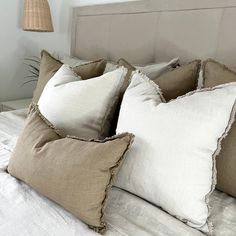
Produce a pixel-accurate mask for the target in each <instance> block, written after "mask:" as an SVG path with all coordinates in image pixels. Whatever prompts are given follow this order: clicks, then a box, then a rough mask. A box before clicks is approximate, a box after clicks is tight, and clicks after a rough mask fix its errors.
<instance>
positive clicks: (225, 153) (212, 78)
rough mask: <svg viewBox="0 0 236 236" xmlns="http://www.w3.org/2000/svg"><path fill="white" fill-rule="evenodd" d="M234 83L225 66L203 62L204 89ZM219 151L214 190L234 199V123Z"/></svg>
mask: <svg viewBox="0 0 236 236" xmlns="http://www.w3.org/2000/svg"><path fill="white" fill-rule="evenodd" d="M230 82H236V73H235V72H234V71H232V70H230V69H229V68H227V67H226V66H225V65H222V64H220V63H219V62H216V61H214V60H213V59H208V60H206V61H204V62H203V84H204V87H205V88H207V87H214V86H216V85H220V84H225V83H230ZM221 147H222V148H221V151H220V154H219V156H218V157H217V161H216V169H217V185H216V188H217V189H219V190H221V191H223V192H225V193H228V194H230V195H232V196H234V197H236V123H234V124H233V125H232V128H231V129H230V131H229V133H228V136H227V137H226V139H224V140H223V141H222V143H221Z"/></svg>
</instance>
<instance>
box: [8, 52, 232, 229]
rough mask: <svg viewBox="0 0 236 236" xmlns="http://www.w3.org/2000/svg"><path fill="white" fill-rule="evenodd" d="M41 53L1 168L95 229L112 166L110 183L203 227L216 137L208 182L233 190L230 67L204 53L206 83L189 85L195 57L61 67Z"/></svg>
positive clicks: (211, 186)
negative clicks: (24, 113) (20, 124)
mask: <svg viewBox="0 0 236 236" xmlns="http://www.w3.org/2000/svg"><path fill="white" fill-rule="evenodd" d="M41 57H42V58H41V65H40V75H39V81H38V84H37V87H36V90H35V92H34V97H33V103H34V104H32V106H31V110H30V111H29V116H28V118H27V121H26V125H25V129H24V131H23V132H22V134H21V136H20V137H19V139H18V142H17V145H16V147H15V150H14V152H13V154H12V158H11V160H10V163H9V166H8V171H9V173H10V174H11V175H13V176H15V177H16V178H19V179H20V180H22V181H24V182H25V183H27V184H28V185H30V186H31V187H32V188H34V189H35V190H36V191H38V192H39V193H41V194H43V195H44V196H46V197H48V198H50V199H51V200H53V201H55V202H57V203H58V204H60V205H61V206H63V207H64V208H65V209H67V210H68V211H69V212H71V213H72V214H74V215H75V216H77V217H78V218H79V219H81V220H82V221H84V222H85V223H87V224H88V225H89V227H91V228H92V229H94V230H95V231H96V232H99V233H104V232H105V222H104V217H103V216H104V210H105V202H106V199H107V196H108V193H109V189H110V187H111V185H112V181H113V179H114V176H115V175H116V174H118V175H117V178H116V181H115V185H116V186H117V187H119V188H122V189H124V190H126V191H129V192H130V193H133V194H135V195H137V196H140V197H141V198H143V199H145V200H147V201H149V202H151V203H152V204H154V205H156V206H158V207H161V208H163V209H164V210H165V211H167V212H169V213H170V214H172V215H173V216H175V217H176V218H178V219H180V220H181V221H183V222H185V223H187V224H188V225H189V226H191V227H194V228H196V229H199V230H201V231H202V232H206V233H208V232H210V233H211V232H212V226H211V223H210V222H209V220H208V216H209V205H208V201H209V196H210V194H211V193H212V191H214V188H215V185H216V166H215V159H216V156H217V154H218V153H219V152H220V147H221V146H222V151H221V152H220V156H219V158H218V161H217V170H218V174H217V177H218V185H217V187H218V189H220V190H223V191H225V192H227V193H229V194H231V195H233V196H236V186H233V187H232V182H233V183H236V181H235V178H236V176H235V173H236V169H235V168H236V167H235V166H236V159H235V157H234V156H235V155H234V153H236V150H235V147H236V145H235V135H236V133H235V125H233V121H234V118H235V112H236V111H235V110H236V104H235V103H236V102H235V101H236V83H233V82H236V74H235V73H234V72H232V71H230V70H229V69H228V68H226V67H225V66H222V65H220V64H219V63H216V62H215V61H213V60H207V61H206V62H204V66H203V79H204V86H205V88H203V89H201V90H196V88H197V85H198V77H199V70H200V67H201V61H199V60H195V61H192V62H190V63H189V64H186V65H183V66H178V63H179V61H178V58H175V59H173V60H171V61H169V62H164V63H156V64H153V65H148V66H143V67H137V66H133V65H131V64H130V63H128V62H127V61H126V60H125V59H120V60H119V61H118V62H117V65H114V64H111V63H107V62H106V61H105V60H104V59H98V60H96V61H91V62H84V61H81V60H78V61H76V59H71V60H69V62H70V63H71V66H72V67H70V66H68V65H65V64H63V63H62V62H61V61H59V60H57V59H55V58H53V57H52V56H51V55H50V54H49V53H48V52H46V51H42V53H41ZM104 71H105V72H104ZM229 82H231V83H229ZM226 83H227V84H226ZM35 104H37V105H35ZM209 108H210V109H209ZM231 126H232V129H231V130H230V128H231ZM115 133H116V134H115ZM227 134H229V135H228V137H227V138H226V139H225V140H224V141H223V142H222V144H221V141H222V140H223V138H224V137H226V135H227ZM111 135H114V136H112V137H109V136H111ZM134 135H135V140H134ZM132 143H133V144H132ZM131 144H132V145H131ZM122 162H123V165H122V167H121V163H122ZM119 169H120V171H119V173H118V170H119ZM45 183H46V184H45ZM230 183H231V184H230Z"/></svg>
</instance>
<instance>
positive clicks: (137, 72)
mask: <svg viewBox="0 0 236 236" xmlns="http://www.w3.org/2000/svg"><path fill="white" fill-rule="evenodd" d="M135 75H139V76H140V77H141V79H142V80H143V81H147V82H148V83H150V84H151V85H152V86H153V87H154V88H155V90H156V92H157V94H158V95H159V97H160V98H161V101H162V102H164V103H166V100H165V98H164V96H163V94H162V90H161V89H160V87H159V86H158V85H157V84H156V83H155V82H153V81H152V80H151V79H149V78H148V77H147V75H145V74H144V73H142V72H141V71H139V70H135V71H133V72H132V74H131V76H130V81H129V82H131V80H132V79H133V77H134V76H135Z"/></svg>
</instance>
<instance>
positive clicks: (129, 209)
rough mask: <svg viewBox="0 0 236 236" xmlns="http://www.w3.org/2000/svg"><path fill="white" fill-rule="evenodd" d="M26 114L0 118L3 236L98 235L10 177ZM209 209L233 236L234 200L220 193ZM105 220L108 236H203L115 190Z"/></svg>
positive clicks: (219, 230) (219, 231) (218, 230)
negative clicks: (9, 164) (15, 149)
mask: <svg viewBox="0 0 236 236" xmlns="http://www.w3.org/2000/svg"><path fill="white" fill-rule="evenodd" d="M26 114H27V110H26V109H24V110H18V111H10V112H3V113H0V134H1V144H0V186H1V187H0V232H1V235H7V236H15V235H18V236H32V235H34V236H39V235H40V236H41V235H45V236H49V235H50V236H51V235H57V236H60V235H61V236H64V235H68V236H73V235H76V236H77V235H81V236H84V235H86V236H87V235H88V236H89V235H97V233H95V232H93V231H92V230H90V229H89V228H88V227H87V225H85V224H84V223H82V222H81V221H80V220H78V219H77V218H75V217H74V216H73V215H71V214H70V213H68V212H67V211H66V210H64V209H63V208H62V207H60V206H59V205H57V204H56V203H54V202H52V201H50V200H48V199H46V198H45V197H43V196H41V195H39V194H38V193H36V192H35V191H34V190H32V189H31V188H30V187H28V186H27V185H25V184H24V183H22V182H20V181H18V180H16V179H15V178H14V177H11V176H10V175H9V174H8V173H7V172H6V168H7V164H8V161H9V158H10V155H11V152H12V149H13V147H14V145H15V142H16V139H17V136H18V134H19V132H20V131H21V130H22V129H23V126H24V120H25V118H26ZM210 204H211V206H212V214H211V219H212V221H213V223H214V225H215V235H227V236H234V235H235V232H236V221H235V219H236V199H234V198H232V197H230V196H228V195H227V194H225V193H222V192H219V191H217V190H216V191H215V192H214V194H213V195H212V197H211V201H210ZM106 218H107V221H108V231H107V233H106V234H105V235H108V236H110V235H112V236H113V235H117V236H118V235H119V236H123V235H140V236H145V235H147V236H148V235H157V236H162V235H163V236H164V235H186V236H188V235H189V236H201V235H204V234H202V233H201V232H199V231H197V230H195V229H193V228H191V227H189V226H187V225H185V224H184V223H182V222H181V221H179V220H177V219H175V218H174V217H172V216H171V215H169V214H168V213H166V212H164V211H163V210H162V209H160V208H158V207H156V206H154V205H152V204H150V203H148V202H146V201H145V200H143V199H141V198H139V197H137V196H135V195H132V194H130V193H128V192H126V191H124V190H121V189H119V188H116V187H113V189H112V192H111V195H110V198H109V201H108V205H107V209H106ZM13 226H14V227H13Z"/></svg>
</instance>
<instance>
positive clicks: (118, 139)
mask: <svg viewBox="0 0 236 236" xmlns="http://www.w3.org/2000/svg"><path fill="white" fill-rule="evenodd" d="M132 140H133V135H132V134H128V133H124V134H120V135H117V136H114V137H112V138H107V139H105V140H103V141H93V140H90V141H87V140H82V139H79V138H77V137H69V136H66V137H63V136H61V134H60V132H59V131H58V130H55V129H54V127H53V125H52V124H50V122H49V121H47V120H46V118H45V117H43V116H42V115H41V114H40V112H39V111H38V109H37V107H35V106H32V107H31V111H30V113H29V116H28V118H27V120H26V124H25V128H24V130H23V132H22V133H21V135H20V136H19V139H18V141H17V144H16V147H15V149H14V151H13V153H12V157H11V159H10V162H9V165H8V172H9V173H10V174H11V175H12V176H14V177H16V178H18V179H20V180H22V181H24V182H25V183H26V184H28V185H29V186H31V187H32V188H33V189H35V190H36V191H37V192H39V193H40V194H42V195H44V196H46V197H48V198H49V199H51V200H53V201H55V202H56V203H58V204H59V205H61V206H63V207H64V208H65V209H66V210H68V211H69V212H71V213H72V214H73V215H75V216H76V217H78V218H79V219H81V220H82V221H84V222H85V223H87V224H88V225H89V226H90V227H91V228H92V229H94V230H95V231H96V232H99V233H104V232H105V226H106V225H105V222H104V209H105V203H106V198H107V194H108V191H109V190H110V187H111V184H112V179H113V177H114V175H115V174H116V173H117V171H118V169H119V166H120V164H121V162H122V160H123V158H124V155H125V153H126V151H127V150H128V148H129V146H130V144H131V143H132Z"/></svg>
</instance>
